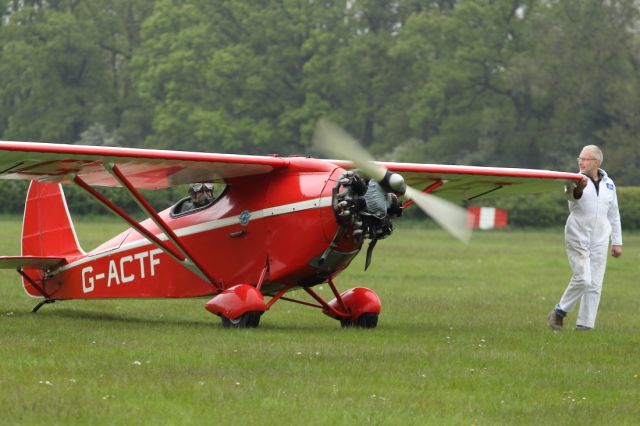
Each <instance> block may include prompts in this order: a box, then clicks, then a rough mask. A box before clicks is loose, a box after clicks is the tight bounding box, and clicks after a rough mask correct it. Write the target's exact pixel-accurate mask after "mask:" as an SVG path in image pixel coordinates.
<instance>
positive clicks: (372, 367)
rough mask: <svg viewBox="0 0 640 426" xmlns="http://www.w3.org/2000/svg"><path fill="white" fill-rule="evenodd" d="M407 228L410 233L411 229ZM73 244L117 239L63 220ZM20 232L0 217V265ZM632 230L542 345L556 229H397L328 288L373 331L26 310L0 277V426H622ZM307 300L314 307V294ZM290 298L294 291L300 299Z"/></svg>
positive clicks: (633, 312)
mask: <svg viewBox="0 0 640 426" xmlns="http://www.w3.org/2000/svg"><path fill="white" fill-rule="evenodd" d="M413 226H415V225H413ZM78 228H79V230H80V232H81V236H82V235H84V238H82V241H83V245H84V246H85V248H86V249H89V248H91V247H92V246H95V245H97V243H98V242H100V241H101V240H103V239H106V237H107V236H109V235H111V234H113V233H115V232H116V231H117V230H120V229H122V226H121V225H120V224H119V223H117V222H113V221H111V220H109V221H107V222H106V223H104V224H100V225H99V226H96V221H95V220H94V221H92V222H79V223H78ZM19 233H20V223H19V220H18V219H17V218H16V219H14V218H4V219H1V220H0V237H1V238H0V241H2V243H0V253H2V254H18V253H19ZM638 243H640V235H625V252H624V254H623V256H622V257H621V258H620V259H611V258H610V260H609V267H608V271H607V276H606V277H605V288H604V291H603V298H602V303H601V308H600V312H599V318H598V322H597V327H598V328H597V330H596V331H594V332H591V333H579V332H574V331H572V330H571V326H572V325H573V323H574V321H575V313H573V314H572V315H571V316H570V317H569V324H570V327H569V329H567V330H565V331H563V332H552V331H550V330H549V329H547V327H546V315H547V313H548V311H549V310H550V309H551V307H552V306H553V305H554V304H555V302H556V301H557V299H558V298H559V297H560V295H561V293H562V291H563V290H564V288H565V285H566V283H567V281H568V279H569V276H570V271H569V267H568V265H567V261H566V258H565V255H564V249H563V238H562V231H561V230H560V229H558V230H554V231H544V232H533V231H528V232H479V233H476V235H475V236H474V239H473V241H472V243H471V245H469V246H463V245H461V244H459V243H457V242H456V241H454V240H452V239H450V238H449V237H447V236H446V235H445V234H444V233H443V232H441V231H438V230H432V229H430V230H424V229H419V228H418V227H411V226H409V227H404V228H401V229H399V230H397V231H396V233H395V234H394V235H393V236H392V237H391V238H389V239H387V240H384V241H381V242H380V243H379V244H378V247H377V248H376V251H375V253H374V258H373V264H372V266H371V268H370V269H369V271H368V272H366V273H365V272H363V270H362V269H363V259H362V257H363V256H362V255H361V256H359V258H358V259H357V261H355V262H354V264H353V265H352V266H351V268H350V269H349V271H348V272H347V273H345V274H343V275H342V276H340V277H339V278H338V280H337V283H338V285H339V287H340V288H341V289H347V288H349V287H354V286H359V285H362V286H366V287H371V288H373V289H375V290H376V292H378V294H379V295H380V297H381V299H382V301H383V311H382V314H381V317H380V322H379V326H378V328H377V329H376V330H373V331H371V330H355V329H349V330H343V329H341V328H340V326H339V324H338V322H337V321H335V320H331V319H329V318H327V317H325V316H324V315H322V314H321V313H320V312H319V311H317V310H314V309H310V308H307V307H304V306H299V305H295V304H288V303H286V302H279V303H277V304H276V305H275V306H274V307H273V308H272V310H271V311H269V312H268V313H267V314H265V315H264V316H263V318H262V321H261V325H260V327H259V328H258V329H256V330H225V329H223V328H222V327H221V324H220V321H219V319H218V318H216V317H214V316H212V315H211V314H209V313H208V312H207V311H205V310H204V309H203V304H204V302H205V301H206V300H203V299H185V300H111V301H67V302H62V303H56V304H54V305H48V306H45V307H44V308H43V309H42V310H41V311H40V312H39V313H38V314H37V315H32V314H31V313H30V309H31V308H32V307H33V305H34V304H35V302H34V300H33V299H30V298H28V297H27V296H26V295H24V292H23V290H22V288H21V286H20V284H19V280H18V276H17V274H15V272H12V271H0V273H1V275H0V279H1V281H2V282H1V283H0V389H1V391H0V413H1V414H0V423H7V424H35V423H42V424H89V423H91V424H114V423H115V424H123V423H126V424H202V423H205V422H207V423H212V424H232V423H233V424H235V423H237V424H416V425H420V424H438V425H439V424H460V425H470V424H536V425H538V424H564V425H582V424H616V425H619V424H638V422H640V398H639V397H640V364H638V355H640V347H639V346H638V337H637V336H638V329H639V328H640V316H639V315H638V304H639V302H638V301H639V300H640V286H639V285H638V282H637V270H638V269H637V264H638V260H639V257H640V251H638ZM320 292H321V293H323V294H325V295H327V296H328V289H327V288H326V286H324V288H323V289H322V290H320ZM300 296H301V297H302V295H300Z"/></svg>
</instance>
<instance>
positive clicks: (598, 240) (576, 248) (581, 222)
mask: <svg viewBox="0 0 640 426" xmlns="http://www.w3.org/2000/svg"><path fill="white" fill-rule="evenodd" d="M602 158H603V156H602V151H601V150H600V148H598V147H597V146H595V145H588V146H585V147H584V148H583V149H582V151H581V152H580V156H579V157H578V166H579V167H580V173H582V174H584V175H585V176H584V178H583V179H582V181H581V182H579V183H577V184H572V185H567V186H565V195H566V197H567V199H568V200H569V217H568V218H567V224H566V226H565V229H564V237H565V244H566V250H567V256H568V257H569V265H570V266H571V270H572V271H573V276H572V277H571V281H569V285H568V286H567V289H566V290H565V291H564V294H563V295H562V298H561V299H560V302H559V303H558V304H557V305H556V307H555V309H554V310H552V311H551V312H550V313H549V317H548V320H549V327H551V328H552V329H554V330H560V329H562V323H563V319H564V318H565V317H566V316H567V314H568V313H569V312H571V310H573V308H574V307H575V306H576V304H577V303H578V302H580V309H579V311H578V318H577V319H576V330H592V329H593V328H594V326H595V322H596V314H597V313H598V304H599V303H600V293H601V290H602V280H603V279H604V271H605V267H606V264H607V251H608V248H609V240H611V255H612V256H613V257H618V256H620V255H621V254H622V231H621V226H620V213H619V211H618V197H617V195H616V187H615V184H614V183H613V181H612V180H611V178H609V176H607V173H606V172H605V171H604V170H602V169H600V165H601V164H602Z"/></svg>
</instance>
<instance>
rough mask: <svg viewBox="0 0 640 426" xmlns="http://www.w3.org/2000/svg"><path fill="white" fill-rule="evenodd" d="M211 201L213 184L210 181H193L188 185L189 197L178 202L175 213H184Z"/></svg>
mask: <svg viewBox="0 0 640 426" xmlns="http://www.w3.org/2000/svg"><path fill="white" fill-rule="evenodd" d="M212 201H213V185H212V184H210V183H201V182H199V183H194V184H192V185H191V186H190V187H189V199H186V200H184V201H183V202H182V203H179V205H178V206H176V207H178V209H177V210H179V212H178V211H176V212H175V213H186V212H188V211H190V210H196V209H199V208H200V207H204V206H206V205H207V204H210V203H211V202H212Z"/></svg>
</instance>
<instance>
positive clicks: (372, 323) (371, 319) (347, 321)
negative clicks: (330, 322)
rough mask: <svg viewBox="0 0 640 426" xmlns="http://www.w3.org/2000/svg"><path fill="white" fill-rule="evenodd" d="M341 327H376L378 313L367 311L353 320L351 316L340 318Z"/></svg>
mask: <svg viewBox="0 0 640 426" xmlns="http://www.w3.org/2000/svg"><path fill="white" fill-rule="evenodd" d="M340 325H341V326H342V328H347V327H358V328H376V327H377V326H378V314H375V313H373V312H367V313H364V314H362V315H360V317H359V318H358V319H357V320H356V321H355V322H354V321H353V320H352V319H351V318H340Z"/></svg>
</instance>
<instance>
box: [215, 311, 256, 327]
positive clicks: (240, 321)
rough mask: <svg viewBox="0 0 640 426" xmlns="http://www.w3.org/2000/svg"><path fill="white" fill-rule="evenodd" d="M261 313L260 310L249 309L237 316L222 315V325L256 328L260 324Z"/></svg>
mask: <svg viewBox="0 0 640 426" xmlns="http://www.w3.org/2000/svg"><path fill="white" fill-rule="evenodd" d="M261 315H262V312H260V311H251V312H247V313H245V314H242V315H240V316H239V317H238V318H227V317H222V326H223V327H224V328H256V327H257V326H258V325H259V324H260V316H261Z"/></svg>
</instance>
